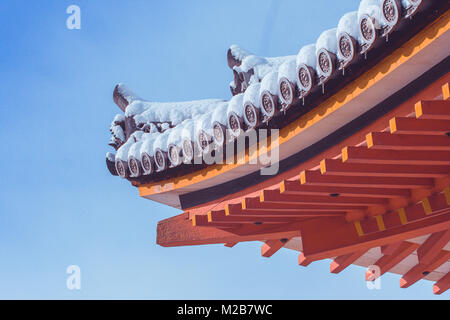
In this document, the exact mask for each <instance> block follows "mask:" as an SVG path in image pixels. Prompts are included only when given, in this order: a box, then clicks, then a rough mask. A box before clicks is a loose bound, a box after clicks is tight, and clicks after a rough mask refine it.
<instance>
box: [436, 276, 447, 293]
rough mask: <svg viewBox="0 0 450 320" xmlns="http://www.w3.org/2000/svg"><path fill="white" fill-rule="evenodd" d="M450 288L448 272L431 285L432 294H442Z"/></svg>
mask: <svg viewBox="0 0 450 320" xmlns="http://www.w3.org/2000/svg"><path fill="white" fill-rule="evenodd" d="M449 288H450V273H447V274H446V275H445V276H443V277H442V278H441V279H439V281H438V282H436V283H435V284H434V285H433V293H434V294H442V293H444V292H445V291H447V290H448V289H449Z"/></svg>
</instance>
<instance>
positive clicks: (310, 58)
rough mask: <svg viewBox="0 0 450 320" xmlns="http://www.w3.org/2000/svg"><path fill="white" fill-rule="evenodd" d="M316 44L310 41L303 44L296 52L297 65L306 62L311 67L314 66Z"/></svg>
mask: <svg viewBox="0 0 450 320" xmlns="http://www.w3.org/2000/svg"><path fill="white" fill-rule="evenodd" d="M316 63H317V62H316V44H315V43H311V44H308V45H306V46H303V47H302V48H301V49H300V51H299V52H298V54H297V67H298V66H299V65H301V64H306V65H307V66H310V67H311V68H313V69H315V68H316Z"/></svg>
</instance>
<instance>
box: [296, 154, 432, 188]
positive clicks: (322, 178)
mask: <svg viewBox="0 0 450 320" xmlns="http://www.w3.org/2000/svg"><path fill="white" fill-rule="evenodd" d="M364 149H365V150H367V149H366V148H364ZM377 151H378V150H377ZM383 152H384V150H383ZM300 183H301V184H308V185H316V186H340V187H362V188H364V187H366V188H394V189H395V188H397V189H414V188H424V187H431V186H432V185H433V180H432V179H430V178H402V177H376V176H371V177H370V176H369V177H364V176H351V175H349V176H340V175H327V174H321V173H320V172H319V171H313V170H305V171H302V172H301V173H300Z"/></svg>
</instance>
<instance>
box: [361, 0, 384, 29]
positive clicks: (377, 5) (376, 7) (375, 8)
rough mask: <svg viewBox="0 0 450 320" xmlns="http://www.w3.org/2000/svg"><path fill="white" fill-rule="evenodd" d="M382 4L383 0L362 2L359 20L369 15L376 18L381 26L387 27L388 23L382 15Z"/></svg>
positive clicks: (364, 0)
mask: <svg viewBox="0 0 450 320" xmlns="http://www.w3.org/2000/svg"><path fill="white" fill-rule="evenodd" d="M381 2H382V0H361V2H360V3H359V8H358V18H360V17H361V16H362V15H364V14H367V15H369V16H371V17H374V18H375V19H376V20H377V21H378V22H379V23H380V24H381V26H384V25H386V21H385V20H384V18H383V15H382V14H381Z"/></svg>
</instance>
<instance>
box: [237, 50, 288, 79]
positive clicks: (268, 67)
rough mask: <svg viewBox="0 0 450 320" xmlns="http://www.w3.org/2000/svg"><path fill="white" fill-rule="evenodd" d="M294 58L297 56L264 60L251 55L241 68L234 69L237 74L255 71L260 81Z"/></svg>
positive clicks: (246, 58)
mask: <svg viewBox="0 0 450 320" xmlns="http://www.w3.org/2000/svg"><path fill="white" fill-rule="evenodd" d="M294 57H295V56H285V57H274V58H263V57H259V56H255V55H250V56H247V57H245V58H244V59H243V60H242V64H241V65H240V66H235V67H234V68H233V69H234V70H236V71H237V72H248V71H249V70H250V69H253V72H254V76H255V77H256V78H257V79H258V81H259V80H260V79H262V78H264V76H265V75H266V74H268V73H269V72H271V71H274V70H278V68H279V67H280V65H281V64H282V63H283V62H285V61H287V60H289V59H292V58H294Z"/></svg>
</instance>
